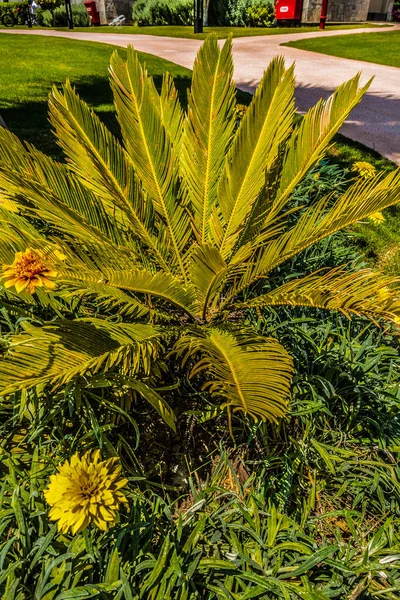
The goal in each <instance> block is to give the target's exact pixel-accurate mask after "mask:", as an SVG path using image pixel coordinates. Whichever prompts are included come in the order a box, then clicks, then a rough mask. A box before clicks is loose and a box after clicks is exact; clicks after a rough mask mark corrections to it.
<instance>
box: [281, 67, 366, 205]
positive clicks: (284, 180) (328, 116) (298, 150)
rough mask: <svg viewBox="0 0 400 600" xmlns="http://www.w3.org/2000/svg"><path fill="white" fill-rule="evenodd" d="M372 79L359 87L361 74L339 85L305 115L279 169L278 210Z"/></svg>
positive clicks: (317, 157)
mask: <svg viewBox="0 0 400 600" xmlns="http://www.w3.org/2000/svg"><path fill="white" fill-rule="evenodd" d="M371 81H372V80H371ZM371 81H369V82H368V83H367V84H366V85H365V86H364V87H361V88H360V87H359V83H360V75H357V76H356V77H353V78H352V79H350V80H349V81H347V82H345V83H343V84H342V85H340V86H339V87H338V88H337V90H335V92H334V93H333V94H332V95H331V96H330V97H329V98H328V100H326V101H323V100H320V101H319V102H318V103H317V104H316V105H315V106H313V107H312V108H310V110H309V111H308V112H307V113H306V114H305V116H304V118H303V120H302V122H301V125H300V127H299V128H298V129H297V130H296V131H295V133H294V135H293V136H292V137H291V139H290V142H289V145H288V148H287V153H286V156H285V159H284V161H283V165H282V168H281V174H280V185H279V190H278V192H277V196H276V199H275V203H276V205H277V207H278V209H279V207H280V206H282V204H284V203H285V202H286V200H287V199H288V198H289V197H290V195H291V193H292V191H293V190H294V188H295V187H296V185H297V184H298V183H299V182H300V181H301V180H302V178H303V177H304V175H306V173H307V172H308V171H309V170H310V169H311V168H312V167H313V166H314V165H315V164H317V162H318V161H319V160H320V159H321V158H322V157H323V155H324V153H325V151H326V149H327V148H328V146H329V144H330V142H331V140H332V138H333V136H334V135H335V134H336V133H337V132H338V131H339V129H340V127H341V126H342V125H343V123H344V122H345V120H346V119H347V117H348V116H349V114H350V113H351V111H352V110H353V108H354V107H355V106H357V104H358V103H359V102H360V100H361V98H362V97H363V95H364V94H365V92H366V91H367V90H368V88H369V86H370V85H371Z"/></svg>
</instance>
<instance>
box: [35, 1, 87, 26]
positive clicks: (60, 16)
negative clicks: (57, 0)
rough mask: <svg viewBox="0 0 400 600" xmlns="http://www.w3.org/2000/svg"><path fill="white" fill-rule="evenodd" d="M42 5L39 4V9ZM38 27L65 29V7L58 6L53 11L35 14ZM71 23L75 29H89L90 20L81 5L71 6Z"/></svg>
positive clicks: (66, 21)
mask: <svg viewBox="0 0 400 600" xmlns="http://www.w3.org/2000/svg"><path fill="white" fill-rule="evenodd" d="M42 6H43V4H41V7H42ZM36 20H37V22H38V25H41V26H42V27H67V26H68V19H67V13H66V11H65V6H64V5H62V6H58V7H56V8H55V9H54V10H48V9H47V10H43V9H42V8H41V9H40V10H38V11H37V13H36ZM72 21H73V23H74V26H75V27H89V26H90V24H91V20H90V17H89V14H88V12H87V10H86V8H85V6H84V5H83V4H72Z"/></svg>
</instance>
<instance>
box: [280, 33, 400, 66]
mask: <svg viewBox="0 0 400 600" xmlns="http://www.w3.org/2000/svg"><path fill="white" fill-rule="evenodd" d="M284 45H285V46H292V47H293V48H301V49H302V50H311V51H312V52H321V53H322V54H330V55H332V56H340V57H341V58H352V59H354V60H364V61H367V62H373V63H377V64H379V65H387V66H389V67H400V58H399V56H400V31H391V32H377V33H365V34H363V35H358V34H356V35H351V36H347V35H346V36H344V37H335V38H325V39H322V38H318V39H315V40H299V41H297V42H288V43H287V44H284Z"/></svg>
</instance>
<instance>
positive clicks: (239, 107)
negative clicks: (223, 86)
mask: <svg viewBox="0 0 400 600" xmlns="http://www.w3.org/2000/svg"><path fill="white" fill-rule="evenodd" d="M246 111H247V106H246V105H245V104H236V116H237V117H238V119H240V120H241V119H243V117H244V115H245V114H246Z"/></svg>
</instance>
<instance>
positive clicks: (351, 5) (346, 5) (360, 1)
mask: <svg viewBox="0 0 400 600" xmlns="http://www.w3.org/2000/svg"><path fill="white" fill-rule="evenodd" d="M369 3H370V0H329V4H328V21H345V22H352V21H355V22H356V21H366V20H367V15H368V8H369ZM321 6H322V0H304V2H303V14H302V21H303V22H305V23H307V22H308V23H316V22H318V21H319V18H320V15H321Z"/></svg>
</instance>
